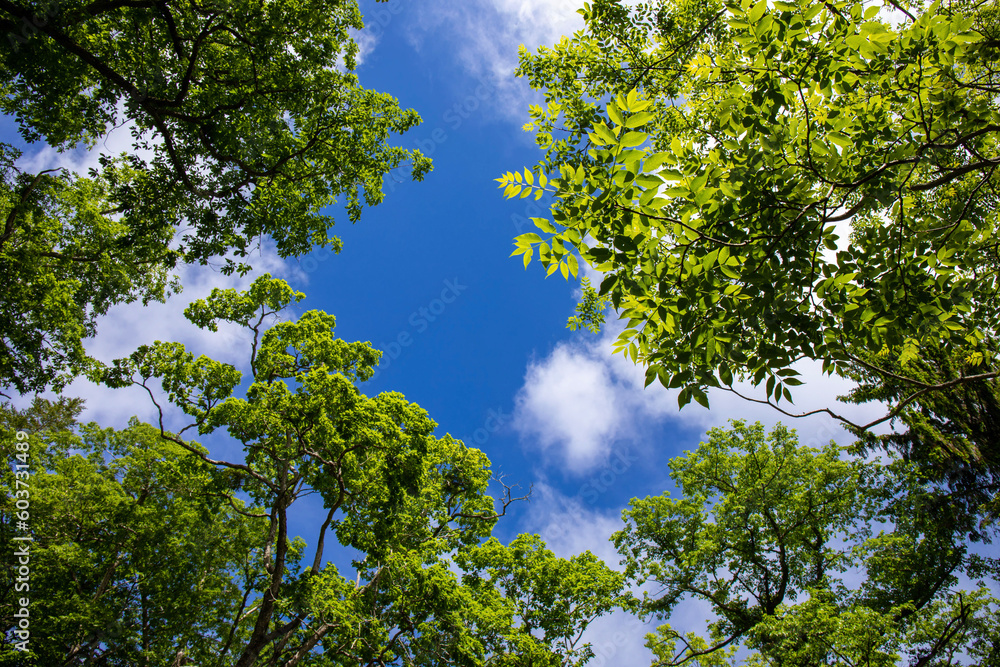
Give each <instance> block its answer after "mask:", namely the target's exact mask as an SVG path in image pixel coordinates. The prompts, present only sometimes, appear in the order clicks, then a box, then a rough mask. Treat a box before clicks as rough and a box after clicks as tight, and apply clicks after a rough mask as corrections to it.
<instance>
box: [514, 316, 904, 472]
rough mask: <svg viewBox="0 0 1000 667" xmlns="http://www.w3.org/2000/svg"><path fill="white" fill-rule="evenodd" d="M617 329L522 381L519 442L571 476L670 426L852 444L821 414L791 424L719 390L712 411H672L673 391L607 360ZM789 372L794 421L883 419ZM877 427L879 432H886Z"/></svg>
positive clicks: (562, 351)
mask: <svg viewBox="0 0 1000 667" xmlns="http://www.w3.org/2000/svg"><path fill="white" fill-rule="evenodd" d="M621 328H622V327H621V323H620V322H610V323H609V324H608V325H606V326H605V328H604V330H603V331H602V333H601V335H600V336H599V337H596V338H594V337H587V336H583V335H580V336H578V337H576V338H573V339H572V340H570V341H567V342H562V343H559V344H558V345H557V346H556V347H555V349H554V350H553V351H552V352H551V353H550V354H549V355H548V356H546V357H545V358H543V359H541V360H536V361H532V362H530V363H529V364H528V367H527V371H526V373H525V381H524V385H523V386H522V388H521V390H520V391H519V392H518V395H517V398H516V401H515V404H516V412H515V418H514V427H515V429H516V430H517V431H518V432H519V433H520V434H521V436H522V438H523V439H524V440H525V441H526V442H528V443H529V446H533V447H535V448H537V449H540V450H541V451H542V452H543V453H544V454H545V455H546V456H547V457H548V458H549V459H550V460H551V459H552V458H555V459H557V460H560V461H561V462H562V463H563V464H565V465H566V466H567V467H568V468H569V469H570V470H571V471H573V472H576V473H582V472H586V471H588V470H592V469H593V468H594V467H596V466H597V465H600V463H602V462H603V461H604V460H606V458H607V456H608V454H609V453H610V452H611V451H612V448H613V446H614V444H615V442H617V441H620V440H621V439H623V438H626V437H630V436H634V435H635V434H636V433H638V432H639V431H640V430H641V429H645V428H650V427H657V426H659V427H663V426H667V425H668V424H670V423H673V424H676V425H680V426H685V427H689V428H695V429H699V430H707V429H708V428H710V427H713V426H725V425H726V424H727V423H728V421H729V420H730V419H744V420H747V421H751V422H753V421H760V422H762V423H763V424H765V425H766V426H768V427H771V426H773V425H774V424H776V423H777V422H779V421H780V422H782V423H784V424H785V425H786V426H789V427H791V428H794V429H796V430H797V431H798V433H799V440H800V442H802V443H803V444H807V445H810V446H820V445H823V444H825V443H827V442H829V441H830V440H836V441H837V442H839V443H840V444H848V443H849V442H851V441H852V437H851V436H850V435H849V434H848V433H847V432H846V431H845V430H844V429H843V427H842V426H841V424H840V423H839V422H838V421H836V420H835V419H833V418H832V417H830V416H828V415H826V414H824V413H821V414H815V415H812V416H809V417H802V418H793V417H788V416H786V415H782V414H781V413H779V412H778V411H777V410H774V409H773V408H771V407H769V406H766V405H761V404H757V403H753V402H751V401H747V400H745V399H743V398H740V397H739V396H736V395H735V394H733V393H730V392H727V391H722V390H711V391H709V402H710V405H711V410H706V409H705V408H703V407H701V406H700V405H697V404H695V403H691V404H689V405H687V406H686V407H685V408H684V409H682V410H679V409H678V407H677V395H678V393H679V391H678V390H676V389H673V390H667V389H664V388H663V387H662V386H660V385H659V384H658V383H654V384H653V385H650V386H649V387H648V388H645V389H644V388H643V385H644V383H645V372H644V368H643V367H641V366H637V365H635V364H633V363H632V362H631V361H629V360H628V359H626V358H625V357H624V356H623V355H621V354H615V355H613V354H612V353H611V344H612V342H613V341H614V339H615V338H616V337H617V334H618V332H619V331H621ZM795 368H796V369H797V370H798V371H799V372H800V373H801V379H802V380H803V381H804V382H805V385H803V386H802V387H799V388H798V391H797V392H795V393H794V398H795V401H796V403H795V405H787V404H783V405H784V408H785V409H786V410H788V411H789V412H792V413H793V414H802V413H807V412H810V411H813V410H819V409H822V408H830V409H832V410H833V411H834V412H837V413H838V414H840V415H842V416H844V417H847V418H849V419H852V420H854V421H855V422H867V421H871V420H873V419H875V418H876V417H880V416H881V415H883V414H885V408H884V406H883V405H881V404H867V405H860V406H859V405H849V404H845V403H840V402H838V401H837V400H836V397H837V396H838V395H843V394H845V393H847V391H848V390H849V389H850V388H851V386H852V385H851V383H850V382H849V381H847V380H844V379H842V378H837V377H830V376H826V375H823V373H822V372H821V368H820V364H818V363H816V362H811V361H810V362H800V363H799V364H797V365H796V366H795ZM736 388H737V390H738V391H740V392H741V393H743V394H744V395H749V396H754V397H760V396H761V394H762V389H761V388H757V389H754V388H752V387H750V386H749V385H748V384H746V383H742V384H737V385H736ZM887 428H888V427H887V425H885V424H883V425H882V429H883V430H882V431H881V432H884V431H885V429H887Z"/></svg>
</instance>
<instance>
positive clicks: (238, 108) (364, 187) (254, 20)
mask: <svg viewBox="0 0 1000 667" xmlns="http://www.w3.org/2000/svg"><path fill="white" fill-rule="evenodd" d="M361 27H362V21H361V15H360V12H359V11H358V7H357V4H356V3H355V2H339V1H337V2H328V1H326V0H318V1H316V2H311V1H310V2H298V1H294V2H292V1H290V0H281V1H279V2H260V1H258V0H251V1H250V2H241V1H236V2H229V1H228V0H224V1H221V2H215V1H214V0H213V1H212V2H206V3H202V2H193V3H191V2H171V1H168V2H158V1H157V2H154V1H152V0H150V1H149V2H143V1H140V2H127V3H122V2H58V3H47V4H45V5H44V6H39V5H38V4H37V3H30V2H17V1H10V2H8V1H6V0H4V2H2V3H0V30H2V31H3V33H4V34H5V38H4V39H2V40H0V90H2V91H3V96H2V99H0V111H2V112H3V113H5V114H8V115H10V116H12V117H14V118H16V121H17V125H18V128H19V130H20V133H21V136H22V137H23V139H24V140H25V141H27V142H36V141H40V140H44V141H45V142H46V143H47V144H48V145H49V146H52V147H54V148H57V149H59V150H66V149H70V148H73V147H76V146H87V147H93V146H94V145H95V144H96V142H97V141H98V140H100V139H103V138H104V137H105V136H106V135H107V133H108V130H109V128H111V127H120V126H126V127H127V130H119V131H128V132H131V136H132V139H133V146H132V151H130V152H129V153H127V154H122V155H106V154H105V155H102V156H101V158H100V165H99V167H98V168H97V169H95V170H93V171H92V172H91V173H90V174H87V175H83V176H81V175H76V174H67V173H64V172H51V171H50V172H41V173H37V174H35V173H25V172H24V171H23V170H21V169H19V168H17V167H16V166H15V161H16V159H17V157H18V156H19V153H18V151H17V150H15V149H14V148H13V147H12V146H9V145H3V146H0V161H2V169H3V179H2V184H0V201H2V202H3V203H2V206H3V216H4V220H5V223H4V229H3V231H2V233H0V262H2V268H3V270H4V273H5V275H7V276H9V277H10V278H11V279H10V280H8V281H7V285H6V286H5V288H4V295H3V299H2V303H3V308H4V315H5V318H4V322H5V324H4V325H3V328H2V330H0V341H2V343H3V347H2V349H0V373H2V375H0V382H2V383H3V385H4V386H5V387H13V388H14V389H16V390H17V391H18V392H19V393H27V392H31V391H40V390H42V389H44V388H46V387H49V386H52V387H58V386H60V385H61V384H63V383H64V382H65V381H66V380H67V379H68V378H69V377H72V376H73V375H74V374H76V373H79V372H81V371H82V370H85V368H86V355H85V353H84V351H83V346H82V343H81V340H82V339H84V338H86V337H88V336H90V335H92V334H93V332H94V326H95V324H94V323H95V318H96V316H98V315H101V314H103V313H104V312H106V310H107V308H108V307H109V306H110V305H113V304H115V303H122V302H130V301H134V300H136V299H142V300H150V299H163V298H164V297H165V296H166V295H167V293H168V290H167V287H168V285H169V280H168V275H169V273H170V271H171V270H172V269H174V268H175V267H176V266H177V264H178V262H189V263H190V262H195V263H207V262H209V261H212V260H215V261H220V262H223V263H224V267H223V270H225V271H235V270H239V271H246V270H247V268H248V266H247V264H246V262H247V261H248V260H247V258H248V257H249V254H250V253H251V252H252V251H253V250H254V249H255V248H260V246H261V244H262V243H265V242H267V243H273V244H274V246H275V249H276V251H277V253H278V254H279V255H280V256H281V257H290V256H297V255H302V254H304V253H306V252H308V251H309V250H310V249H312V248H313V247H317V246H318V247H323V246H331V247H332V248H333V249H335V250H336V249H339V247H340V243H339V241H338V240H337V239H336V237H333V236H331V235H330V233H329V228H330V226H331V225H332V223H333V217H332V216H331V215H329V213H328V212H327V211H326V209H327V208H328V207H329V206H330V205H332V204H334V203H335V202H337V201H339V202H340V203H341V204H342V205H344V206H345V207H346V209H347V217H348V219H349V220H351V221H355V220H357V219H358V217H359V215H360V213H361V209H362V206H363V205H364V204H377V203H379V202H380V201H381V200H382V197H383V194H382V180H383V177H384V175H385V174H386V173H388V172H389V171H390V170H392V169H395V168H397V167H399V166H400V165H402V164H403V163H405V162H409V163H411V165H412V170H413V176H414V177H415V178H417V179H419V178H422V176H423V175H424V174H425V173H426V172H427V171H428V170H429V168H430V162H429V160H428V159H426V158H425V157H423V156H422V155H421V154H420V152H419V151H409V150H405V149H403V148H399V147H394V146H392V145H391V144H390V143H389V142H390V140H391V138H392V136H393V135H395V134H400V133H403V132H406V131H407V130H409V129H411V128H412V127H414V126H415V125H417V124H418V123H419V122H420V117H419V116H418V115H417V113H416V112H415V111H413V110H406V109H402V108H400V106H399V105H398V103H397V101H396V100H395V99H394V98H393V97H391V96H390V95H387V94H384V93H379V92H376V91H373V90H369V89H366V88H364V87H363V86H362V85H361V84H360V82H359V81H358V78H357V76H356V75H355V74H354V73H353V71H352V70H353V68H354V66H355V62H356V56H357V50H358V47H357V44H356V43H355V42H354V41H353V39H351V37H350V33H349V31H350V30H351V29H359V28H361ZM20 321H26V322H28V323H29V324H30V327H29V328H28V329H27V331H26V332H22V331H20V330H19V327H14V326H12V325H11V324H10V323H12V322H20Z"/></svg>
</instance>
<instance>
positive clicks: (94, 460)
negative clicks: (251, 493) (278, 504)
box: [0, 422, 267, 666]
mask: <svg viewBox="0 0 1000 667" xmlns="http://www.w3.org/2000/svg"><path fill="white" fill-rule="evenodd" d="M10 435H12V434H9V433H8V434H5V435H4V440H5V441H7V442H9V441H10V437H9V436H10ZM29 445H30V448H29V450H28V451H29V452H30V458H29V460H30V461H31V462H32V464H33V465H32V468H33V470H32V473H33V474H32V475H31V477H30V484H29V488H30V498H31V521H30V525H31V526H32V528H33V537H34V541H33V542H31V543H30V545H29V546H30V551H31V557H30V565H31V576H30V590H28V591H22V592H15V589H14V585H13V584H14V582H13V581H10V582H9V583H10V586H7V585H5V586H4V587H3V590H4V595H3V604H2V608H3V616H4V618H5V619H8V620H9V619H10V618H11V616H12V614H13V609H14V604H13V600H15V599H17V598H20V597H25V596H26V597H28V598H29V599H30V600H31V606H30V613H31V619H32V621H31V626H30V631H31V635H32V637H33V638H34V640H33V641H30V642H29V643H28V646H29V647H30V648H31V649H32V653H33V657H34V660H35V661H34V664H37V665H59V664H64V663H65V662H67V661H68V662H73V663H79V662H81V661H83V662H86V663H87V664H96V663H98V662H101V661H102V660H103V662H101V664H109V665H122V666H124V665H154V664H175V663H174V660H176V659H180V658H185V659H187V660H192V661H194V663H195V664H211V663H210V662H209V661H211V660H214V658H215V655H216V654H217V652H218V650H219V644H218V642H217V641H213V640H217V639H218V638H225V637H226V636H227V632H228V629H229V627H230V625H231V624H232V622H233V618H234V615H236V614H238V613H239V611H240V610H241V604H240V600H241V598H242V593H243V591H244V589H247V588H249V589H251V590H252V588H253V587H254V586H255V585H256V584H257V582H259V581H260V580H261V579H262V578H263V576H264V575H265V572H264V568H263V563H262V562H261V560H260V558H259V556H260V554H259V553H255V552H254V546H255V545H256V544H258V543H260V542H262V541H263V539H264V537H265V531H266V528H267V524H266V522H264V521H263V519H262V518H260V517H259V516H258V517H254V516H249V515H247V514H246V510H245V508H244V505H243V503H242V502H241V501H239V500H238V499H234V498H233V497H232V496H231V490H230V488H229V484H230V479H229V478H228V477H227V476H226V475H225V474H223V473H222V472H221V471H219V470H218V469H216V468H215V467H214V466H211V465H209V464H208V463H206V462H204V461H203V460H202V459H200V458H197V457H194V456H191V455H189V453H188V452H187V451H186V450H185V449H183V448H181V447H179V446H178V445H177V444H175V443H173V442H171V441H169V440H165V439H163V438H161V437H160V432H159V429H155V428H153V427H151V426H148V425H145V424H139V423H135V422H133V423H132V424H131V425H130V426H129V427H128V428H127V429H125V430H123V431H117V432H116V431H112V430H105V429H100V428H98V427H97V426H96V425H93V424H91V425H88V426H85V427H82V428H81V429H80V430H79V433H71V432H69V431H66V430H61V431H55V432H48V433H43V434H40V435H38V434H35V435H32V436H31V438H30V440H29ZM188 446H189V447H192V448H195V449H198V450H199V451H202V452H204V450H201V449H200V448H198V447H197V445H194V444H193V443H188ZM42 462H45V465H41V463H42ZM2 473H3V476H4V479H3V486H4V487H5V488H4V490H5V494H4V507H3V508H2V514H3V519H4V521H3V531H4V532H5V535H4V538H5V539H4V544H7V545H12V544H18V543H15V542H12V541H10V540H9V538H10V534H11V532H13V525H12V524H13V521H12V517H13V516H14V514H15V512H14V507H13V504H14V499H13V493H12V489H13V482H12V480H11V477H12V474H11V473H12V471H11V470H10V468H9V467H8V466H6V465H5V466H4V467H3V468H2ZM19 534H23V531H19ZM8 558H9V556H8ZM6 560H7V559H6V558H5V561H6ZM11 572H12V570H11V569H9V568H7V567H5V568H4V576H5V578H7V577H11V578H12V575H11ZM5 629H6V628H5ZM239 638H240V636H239V634H237V635H236V636H235V637H234V639H237V640H238V639H239ZM110 647H113V648H110ZM0 651H2V652H0V664H4V665H17V664H24V663H18V659H19V658H24V657H25V654H23V653H17V652H14V651H12V650H11V647H10V646H9V645H7V646H4V647H3V648H2V649H0Z"/></svg>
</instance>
